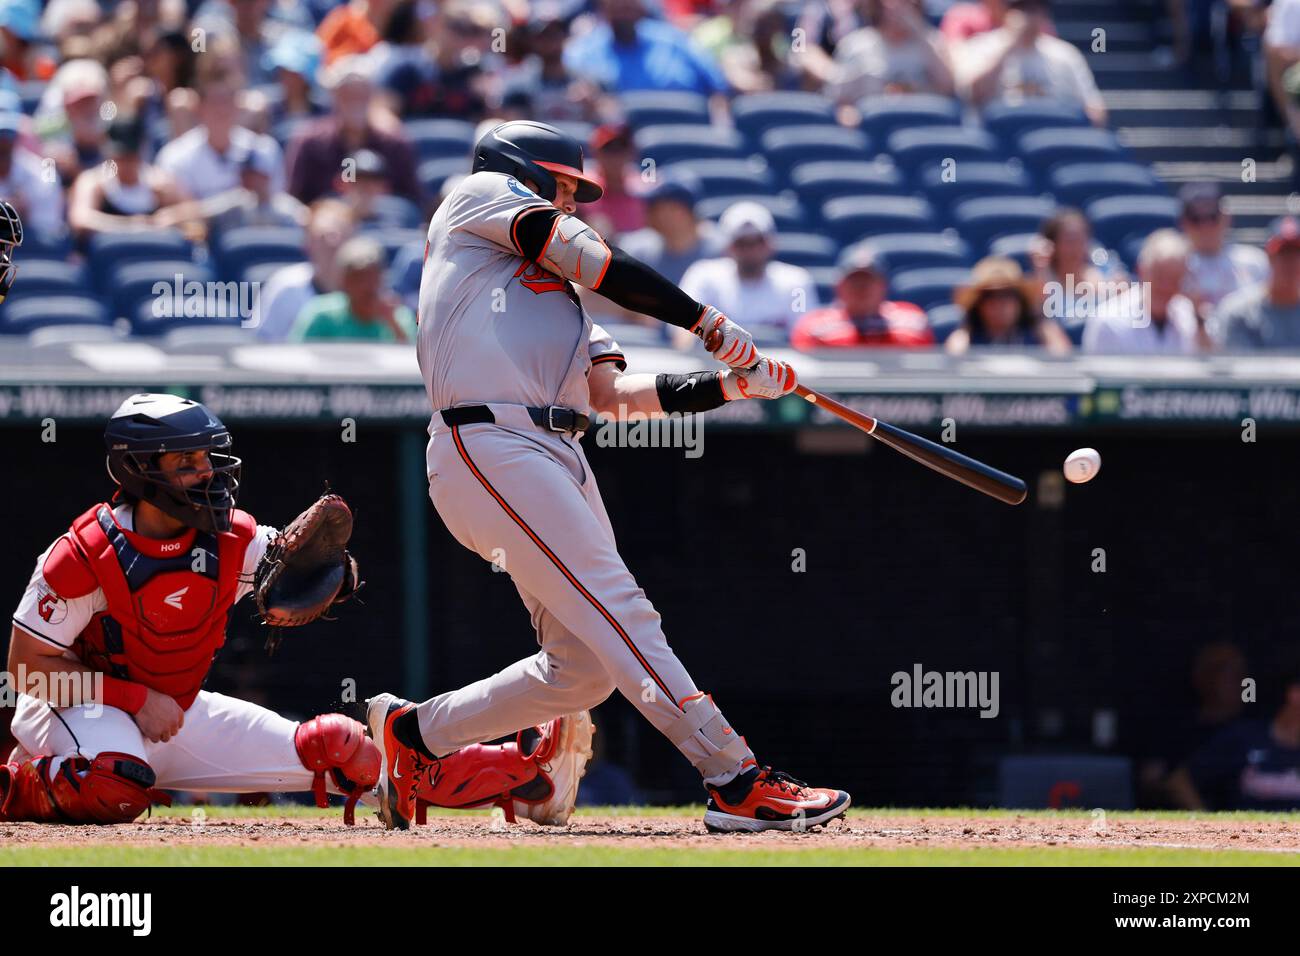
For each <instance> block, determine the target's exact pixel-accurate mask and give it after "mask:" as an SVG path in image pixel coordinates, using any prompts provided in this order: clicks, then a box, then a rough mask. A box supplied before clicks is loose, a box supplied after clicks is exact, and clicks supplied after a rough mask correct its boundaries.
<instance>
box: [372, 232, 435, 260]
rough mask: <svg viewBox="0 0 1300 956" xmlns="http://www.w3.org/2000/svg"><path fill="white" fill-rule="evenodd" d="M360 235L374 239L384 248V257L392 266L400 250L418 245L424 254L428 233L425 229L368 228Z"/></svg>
mask: <svg viewBox="0 0 1300 956" xmlns="http://www.w3.org/2000/svg"><path fill="white" fill-rule="evenodd" d="M360 235H363V236H367V237H369V238H371V239H374V240H375V241H376V242H378V243H379V244H380V245H381V246H383V247H384V257H385V258H386V259H387V261H388V264H389V265H391V264H392V262H393V257H394V256H396V255H397V252H398V250H399V249H402V248H403V247H405V246H415V245H418V246H419V247H420V249H421V251H422V252H423V249H424V240H425V239H426V238H427V237H428V233H427V232H426V231H425V230H423V229H374V228H369V227H367V228H366V229H363V230H361V233H360Z"/></svg>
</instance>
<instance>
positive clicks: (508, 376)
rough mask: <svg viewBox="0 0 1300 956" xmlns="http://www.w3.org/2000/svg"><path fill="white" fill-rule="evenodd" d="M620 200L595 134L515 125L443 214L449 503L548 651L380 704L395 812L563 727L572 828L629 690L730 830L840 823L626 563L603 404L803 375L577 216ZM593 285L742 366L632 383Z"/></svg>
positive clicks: (551, 761) (562, 767)
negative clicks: (597, 747)
mask: <svg viewBox="0 0 1300 956" xmlns="http://www.w3.org/2000/svg"><path fill="white" fill-rule="evenodd" d="M600 195H601V187H600V186H599V185H598V184H597V183H595V182H594V181H592V180H590V179H588V178H587V177H586V176H585V175H584V174H583V157H582V149H581V147H580V146H579V144H578V143H577V142H576V141H575V140H574V139H572V138H571V137H569V136H567V135H566V134H564V133H563V132H561V131H560V130H558V129H555V128H554V127H551V126H547V125H545V124H541V123H532V122H511V123H506V124H504V125H501V126H498V127H496V128H495V129H493V130H491V131H490V132H488V133H487V134H486V135H485V136H484V137H483V138H482V139H481V140H480V141H479V143H478V145H477V147H476V149H475V155H474V162H473V173H472V175H470V176H469V177H467V178H466V179H465V180H464V181H463V182H462V183H461V184H460V185H459V186H457V187H456V188H455V189H454V190H453V191H452V193H451V194H450V195H449V196H448V197H447V199H446V200H445V201H444V202H443V204H442V205H441V206H440V207H439V209H438V212H437V213H436V215H435V216H434V217H433V221H432V223H431V224H430V227H429V235H428V246H427V250H426V255H425V263H424V273H423V278H422V282H421V286H420V301H419V329H420V331H419V339H418V346H417V347H418V352H419V362H420V368H421V370H422V372H423V375H424V382H425V386H426V388H427V390H428V393H429V398H430V401H431V402H432V405H433V408H434V410H435V412H434V415H433V419H432V421H431V423H430V428H429V431H430V442H429V446H428V461H427V471H428V477H429V494H430V497H431V498H432V500H433V504H434V507H435V508H436V509H437V511H438V514H439V515H440V516H441V517H442V519H443V521H444V522H445V523H446V525H447V527H448V529H450V531H451V533H452V534H453V535H454V536H455V537H456V539H457V540H458V541H459V542H460V543H461V544H463V545H464V546H465V547H467V548H469V549H470V550H472V551H475V552H477V553H478V554H479V555H481V556H482V557H483V558H484V559H486V560H488V561H496V562H497V563H498V564H500V565H504V567H505V570H507V571H508V572H509V574H510V575H511V577H512V578H513V580H514V582H515V585H516V587H517V588H518V590H519V594H520V596H521V597H522V598H523V601H524V603H525V604H526V605H527V607H528V609H529V611H530V612H531V614H532V620H533V625H534V627H535V628H536V630H537V637H538V642H539V644H540V645H541V650H540V651H539V652H538V653H536V654H534V655H532V656H530V657H527V658H525V659H523V660H521V661H519V662H517V663H516V664H514V665H512V666H510V667H508V668H506V669H505V670H503V671H501V672H500V673H497V674H494V675H493V676H491V677H488V678H486V679H484V680H482V681H479V682H477V683H474V684H471V685H469V686H468V687H463V688H461V689H459V690H454V691H451V692H449V693H445V694H441V695H439V696H437V697H434V698H432V699H430V700H427V701H424V702H423V703H420V704H414V703H410V702H407V701H404V700H400V699H398V698H396V697H394V696H392V695H390V694H381V695H379V696H378V697H375V698H373V699H372V700H371V701H370V702H369V710H368V715H367V717H368V723H369V725H370V731H371V734H372V736H373V737H374V739H375V741H376V743H377V744H378V745H379V747H380V750H381V752H382V754H383V772H382V773H381V775H380V781H379V791H380V816H381V818H382V819H383V821H384V823H385V824H386V825H387V826H389V827H394V826H395V827H403V828H404V827H406V826H408V825H409V821H410V820H411V817H412V813H413V812H415V811H416V810H417V809H418V805H419V803H420V802H422V801H426V800H429V794H430V793H438V792H443V791H445V789H446V787H445V784H444V783H443V777H444V775H445V771H444V769H443V764H444V763H446V761H447V760H449V759H450V760H459V759H463V758H461V757H460V755H461V754H463V753H464V751H465V748H468V747H473V746H474V745H476V744H477V743H478V742H479V741H484V740H491V739H494V738H497V737H500V736H502V735H504V734H507V733H510V732H512V731H513V730H514V729H515V728H518V727H526V726H532V725H543V724H546V723H547V722H549V721H553V720H554V719H555V718H557V717H559V718H560V719H559V721H558V723H557V724H552V725H549V726H551V727H553V728H554V729H553V732H552V733H551V735H550V738H548V743H549V751H548V754H547V760H546V775H547V777H548V779H549V780H550V782H551V784H552V786H553V787H554V791H555V794H556V796H555V797H554V798H553V799H552V805H551V806H550V807H549V808H548V819H546V820H545V821H543V822H556V823H559V822H564V821H566V820H567V819H568V814H569V811H571V810H572V800H573V799H574V798H575V797H576V792H577V780H578V778H579V777H580V776H581V775H582V773H583V770H584V768H585V765H586V761H587V759H588V757H589V756H590V743H591V733H592V728H591V723H590V719H589V717H588V716H587V713H586V712H587V710H588V709H589V708H591V707H593V706H595V705H596V704H599V703H600V702H601V701H603V700H604V699H605V698H606V697H608V696H609V695H610V694H611V693H612V692H613V691H614V690H615V689H618V690H619V691H621V692H622V693H623V695H624V696H625V697H626V698H627V699H628V700H629V701H631V702H632V703H633V704H634V705H635V706H636V707H637V708H638V709H639V710H640V711H641V713H642V714H644V715H645V717H646V718H647V719H648V720H649V721H650V722H651V723H652V724H654V726H655V727H657V728H658V729H659V730H660V731H661V732H662V733H663V734H664V735H665V736H666V737H667V738H668V739H669V740H670V741H672V743H673V744H674V745H676V746H677V748H678V749H679V750H680V751H681V752H682V754H683V755H684V756H685V757H686V759H687V760H689V761H690V762H691V763H692V764H693V765H694V766H695V767H696V769H697V770H698V771H699V772H700V775H701V777H702V778H703V780H704V783H705V785H706V788H707V791H708V794H709V800H708V808H707V811H706V814H705V824H706V826H707V827H708V828H709V829H710V830H712V831H731V830H766V829H803V828H807V827H812V826H818V825H821V824H824V823H826V822H827V821H829V820H831V819H834V818H835V817H838V816H841V815H843V814H844V812H845V811H846V810H847V809H848V806H849V795H848V794H847V793H845V792H843V791H840V790H833V789H819V788H812V787H809V786H807V785H806V784H803V783H801V782H800V781H797V780H795V779H793V778H792V777H790V776H789V775H788V774H785V773H782V772H779V771H775V770H773V769H772V768H770V767H766V766H762V765H760V764H759V763H758V761H757V760H756V759H755V757H754V754H753V752H752V751H751V750H750V748H749V745H748V744H747V743H746V741H745V739H744V738H743V737H742V736H741V735H740V733H739V732H738V731H736V730H735V729H733V728H732V726H731V725H730V723H729V722H728V721H727V719H726V718H725V717H724V716H723V714H722V712H721V711H720V710H719V709H718V707H717V705H716V704H715V703H714V701H713V699H712V697H710V696H709V695H708V694H707V693H705V692H703V691H701V690H700V689H699V688H698V687H696V685H695V682H694V681H693V680H692V679H691V676H690V674H689V673H688V672H687V670H686V668H685V667H684V666H683V665H682V663H681V661H679V660H678V658H677V656H676V654H674V653H673V651H672V649H671V648H670V647H669V645H668V641H667V639H666V638H665V636H664V632H663V629H662V627H661V622H660V617H659V615H658V613H656V611H655V609H654V606H653V605H652V604H651V603H650V601H649V600H648V599H647V598H646V595H645V592H643V591H642V590H641V588H639V587H638V586H637V583H636V580H635V579H634V578H633V577H632V574H631V572H629V571H628V569H627V567H626V565H625V564H624V563H623V559H622V558H621V557H620V556H619V553H618V546H617V543H616V542H615V539H614V532H613V530H612V528H611V525H610V521H609V517H608V515H607V514H606V513H605V507H604V505H603V504H602V502H601V497H600V491H599V489H598V488H597V486H596V480H595V477H594V476H593V475H592V473H591V468H590V467H589V465H588V463H587V460H586V457H585V456H584V454H583V451H582V447H581V445H580V444H579V438H580V437H581V435H582V433H583V432H584V431H585V430H587V428H588V427H589V425H590V422H591V415H592V413H593V411H599V412H603V413H605V414H607V415H611V416H617V415H618V414H619V413H620V411H624V412H638V413H645V414H652V415H662V414H665V413H689V412H702V411H706V410H708V409H711V408H716V407H718V406H720V405H722V404H723V403H724V402H725V401H736V400H741V399H746V398H777V397H779V396H781V395H785V394H787V393H789V392H790V391H792V390H793V389H794V387H795V375H794V371H793V370H792V369H791V368H790V367H789V366H787V365H785V364H783V363H780V362H776V361H774V360H772V359H770V358H767V357H765V356H763V355H761V354H760V353H759V352H758V351H757V349H756V348H755V346H754V343H753V341H752V339H751V337H750V336H749V334H748V333H747V332H746V331H745V330H744V329H742V328H741V327H740V326H738V325H736V324H735V323H734V322H732V321H730V320H729V319H728V318H727V317H725V316H724V315H722V314H721V313H720V312H718V311H717V310H716V309H714V308H712V307H710V306H708V305H705V304H702V303H699V302H696V301H694V300H692V299H691V298H690V297H689V296H687V295H686V294H685V293H683V292H682V291H681V290H680V289H678V288H677V287H676V286H674V285H672V284H671V283H670V282H668V281H667V280H666V279H664V278H663V277H662V276H660V275H658V274H657V273H655V272H654V271H653V270H651V269H649V268H648V267H646V266H645V265H644V264H642V263H640V262H638V261H637V260H635V259H633V258H631V257H630V256H628V255H626V254H625V253H624V252H622V251H621V250H619V249H617V248H615V247H611V246H610V245H609V244H608V243H606V242H605V241H604V240H603V239H602V238H601V237H600V236H599V235H597V234H596V233H595V232H594V231H593V230H592V229H591V228H590V227H589V226H587V225H586V224H585V223H584V222H583V221H582V220H581V219H580V218H578V217H577V216H576V215H575V213H576V212H577V204H578V203H584V202H592V201H594V200H596V199H598V198H599V197H600ZM575 285H581V286H584V287H586V288H588V289H591V290H593V291H595V292H597V293H599V294H601V295H603V296H605V297H606V298H608V299H610V300H611V301H613V302H615V303H616V304H618V305H621V306H624V307H626V308H628V309H631V310H633V311H636V312H641V313H645V314H647V315H652V316H655V317H656V318H659V319H661V320H662V321H664V322H667V323H670V324H672V325H676V326H679V327H681V328H684V329H688V330H690V331H691V332H693V333H694V334H696V335H697V336H699V337H700V338H701V339H707V340H708V341H710V343H711V344H713V343H718V344H717V346H716V352H715V355H716V356H717V357H718V358H720V359H721V360H722V361H723V362H724V363H726V364H727V365H728V366H729V369H727V370H724V371H722V372H716V371H700V372H694V373H692V374H690V375H667V374H663V375H658V376H655V375H648V374H647V375H628V374H626V373H625V371H624V370H625V368H626V364H625V362H624V360H623V354H622V352H621V351H620V349H619V347H618V345H617V343H615V342H614V341H613V340H612V339H611V338H610V336H609V335H608V334H607V333H606V332H605V331H603V330H602V329H601V328H600V327H598V326H594V325H593V324H592V322H591V320H590V318H589V317H588V316H587V315H586V313H585V312H584V310H583V308H582V306H581V305H580V303H579V299H578V296H577V294H576V292H575V289H574V286H575ZM430 802H438V801H436V800H434V801H430ZM443 805H446V804H445V803H444V804H443Z"/></svg>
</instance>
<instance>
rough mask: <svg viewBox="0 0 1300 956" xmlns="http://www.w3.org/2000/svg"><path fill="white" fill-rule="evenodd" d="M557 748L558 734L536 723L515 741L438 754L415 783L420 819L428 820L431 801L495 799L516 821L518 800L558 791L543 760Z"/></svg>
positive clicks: (466, 804) (471, 803)
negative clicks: (426, 771)
mask: <svg viewBox="0 0 1300 956" xmlns="http://www.w3.org/2000/svg"><path fill="white" fill-rule="evenodd" d="M552 723H555V722H554V721H552ZM548 727H549V725H548ZM548 747H549V748H550V749H549V750H548V749H547V748H548ZM553 749H554V735H553V734H552V735H548V734H547V732H546V730H544V729H542V728H535V727H530V728H528V729H527V730H522V731H520V732H519V734H518V736H517V737H516V738H515V739H514V740H512V741H511V742H510V743H506V744H471V745H470V746H468V747H462V748H461V749H460V750H457V751H456V752H455V753H451V754H448V755H447V756H445V757H441V758H439V759H437V760H435V761H434V762H433V767H432V770H431V772H430V773H429V774H428V776H427V778H426V779H425V780H424V781H422V782H421V783H420V784H419V785H417V786H416V789H415V797H416V805H415V822H416V823H424V822H425V817H426V813H425V811H426V808H427V807H431V806H432V807H447V808H449V809H453V810H468V809H471V808H474V807H485V806H490V805H492V804H495V805H497V806H499V807H501V809H502V810H503V811H505V815H506V819H507V820H509V821H510V822H511V823H514V822H515V809H514V802H515V801H516V800H518V801H520V802H522V803H527V804H539V803H544V802H545V801H547V800H549V799H550V798H551V796H552V795H553V794H554V793H555V786H554V784H552V782H551V779H550V777H549V776H548V775H547V774H546V773H544V772H543V771H542V769H541V767H540V766H538V755H539V754H541V755H544V756H546V755H549V754H550V752H551V751H553Z"/></svg>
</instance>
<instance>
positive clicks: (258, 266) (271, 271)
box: [239, 259, 306, 285]
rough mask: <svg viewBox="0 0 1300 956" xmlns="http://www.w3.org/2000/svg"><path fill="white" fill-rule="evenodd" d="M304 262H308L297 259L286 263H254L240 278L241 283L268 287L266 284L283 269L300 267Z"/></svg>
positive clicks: (273, 261)
mask: <svg viewBox="0 0 1300 956" xmlns="http://www.w3.org/2000/svg"><path fill="white" fill-rule="evenodd" d="M304 261H306V260H304V259H295V260H293V261H290V262H285V261H281V260H267V261H259V262H254V263H253V264H251V265H250V266H249V267H248V268H247V269H245V270H244V274H243V275H242V276H240V277H239V278H240V281H241V282H257V283H259V284H261V285H266V283H268V282H270V281H271V279H272V278H273V277H274V276H275V274H276V273H277V272H279V271H280V270H281V269H283V268H285V267H286V266H296V265H300V264H301V263H303V262H304Z"/></svg>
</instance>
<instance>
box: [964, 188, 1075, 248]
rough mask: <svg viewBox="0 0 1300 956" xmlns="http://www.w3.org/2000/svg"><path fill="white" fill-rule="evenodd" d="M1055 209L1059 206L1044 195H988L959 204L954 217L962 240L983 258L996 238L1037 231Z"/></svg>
mask: <svg viewBox="0 0 1300 956" xmlns="http://www.w3.org/2000/svg"><path fill="white" fill-rule="evenodd" d="M1055 210H1056V203H1054V202H1053V201H1052V200H1051V199H1048V198H1046V197H1043V196H989V197H987V198H983V199H967V200H965V201H963V202H959V203H958V204H957V205H956V206H955V207H954V208H953V211H952V215H953V222H954V223H955V224H956V226H957V229H958V231H959V232H961V235H962V238H963V239H965V240H966V241H967V242H969V243H970V244H971V248H972V249H973V250H974V251H975V255H976V256H977V257H982V256H984V255H985V254H986V253H985V252H984V250H985V249H987V248H988V246H989V244H990V243H991V242H992V241H993V240H994V239H999V238H1001V237H1002V236H1011V235H1015V234H1016V233H1024V232H1037V231H1038V228H1039V227H1040V226H1041V225H1042V224H1043V220H1044V219H1046V218H1047V217H1048V216H1050V215H1051V214H1052V213H1053V212H1054V211H1055Z"/></svg>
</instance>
